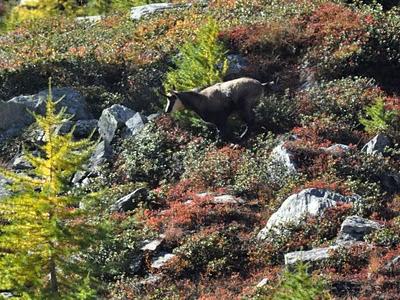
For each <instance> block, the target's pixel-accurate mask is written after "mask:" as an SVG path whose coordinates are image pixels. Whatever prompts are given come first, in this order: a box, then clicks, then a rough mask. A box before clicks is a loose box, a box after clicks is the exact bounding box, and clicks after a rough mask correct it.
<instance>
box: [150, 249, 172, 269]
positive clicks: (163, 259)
mask: <svg viewBox="0 0 400 300" xmlns="http://www.w3.org/2000/svg"><path fill="white" fill-rule="evenodd" d="M175 257H176V255H175V254H172V253H162V254H161V255H160V256H157V257H155V258H153V260H152V263H151V267H152V268H153V269H161V268H162V267H164V266H165V265H166V264H167V263H168V262H169V261H170V260H171V259H173V258H175Z"/></svg>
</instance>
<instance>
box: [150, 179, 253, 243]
mask: <svg viewBox="0 0 400 300" xmlns="http://www.w3.org/2000/svg"><path fill="white" fill-rule="evenodd" d="M188 182H189V181H184V183H183V184H178V185H177V186H176V187H172V188H171V189H170V190H169V191H168V192H167V193H166V198H165V199H166V200H165V203H166V209H165V210H162V211H147V212H146V218H145V220H144V221H145V222H146V223H147V225H148V226H149V227H151V228H154V229H157V230H163V231H164V232H165V233H166V234H167V235H169V236H170V240H174V239H175V238H176V237H177V236H179V235H181V234H182V232H183V231H186V230H193V229H198V228H200V227H205V226H209V225H213V224H229V223H231V222H234V221H237V222H245V223H251V224H253V223H254V222H255V219H256V216H255V215H254V214H252V213H251V212H250V211H248V210H247V209H246V208H243V209H241V210H238V209H237V204H235V203H215V202H214V201H213V199H214V196H213V195H205V196H199V195H198V194H196V193H195V192H193V191H191V190H190V189H187V186H186V185H185V184H186V183H188Z"/></svg>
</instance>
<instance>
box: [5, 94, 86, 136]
mask: <svg viewBox="0 0 400 300" xmlns="http://www.w3.org/2000/svg"><path fill="white" fill-rule="evenodd" d="M48 94H49V92H48V90H44V91H41V92H39V93H38V94H35V95H29V96H18V97H14V98H12V99H11V100H9V101H7V102H4V101H0V132H3V134H2V135H3V136H16V135H18V134H20V133H21V130H22V129H23V128H25V127H26V126H28V125H30V124H32V123H33V122H34V118H33V116H32V115H31V113H30V112H29V111H31V112H34V113H38V114H44V112H45V108H46V99H47V98H48ZM52 95H53V99H54V100H59V99H61V98H62V99H61V100H60V101H59V102H58V103H57V106H56V107H57V109H58V110H60V109H61V108H62V107H66V113H67V114H69V115H73V120H81V119H82V120H85V119H90V118H92V115H91V113H90V112H89V110H88V108H87V104H86V101H85V98H84V97H83V96H82V95H81V94H80V93H78V92H77V91H75V90H74V89H71V88H54V89H52Z"/></svg>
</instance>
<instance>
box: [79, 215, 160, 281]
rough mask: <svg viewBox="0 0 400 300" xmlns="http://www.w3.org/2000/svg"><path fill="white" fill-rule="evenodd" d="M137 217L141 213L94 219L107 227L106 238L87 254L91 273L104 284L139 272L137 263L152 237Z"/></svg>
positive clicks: (94, 221)
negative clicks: (146, 241) (142, 248)
mask: <svg viewBox="0 0 400 300" xmlns="http://www.w3.org/2000/svg"><path fill="white" fill-rule="evenodd" d="M138 216H139V212H138V213H136V214H135V215H125V214H118V213H114V214H111V215H104V214H101V215H99V216H98V217H97V218H93V219H92V222H93V223H95V224H96V223H97V224H102V225H103V227H105V228H106V230H105V234H104V237H103V238H102V239H101V240H100V241H99V242H98V243H96V244H93V245H92V247H91V248H90V250H89V251H87V252H86V253H85V259H86V260H87V261H88V263H89V265H90V269H91V274H92V275H93V276H95V277H96V278H97V279H98V280H100V281H101V282H104V281H105V280H106V281H111V280H114V279H116V278H117V277H118V276H120V275H132V274H134V273H135V272H137V271H138V270H137V269H136V268H137V266H135V264H136V263H137V264H138V265H140V264H141V260H142V256H141V255H142V251H141V250H140V248H141V247H142V246H143V240H145V239H146V238H151V237H152V236H153V234H152V233H151V232H150V231H148V230H146V229H145V228H144V227H143V224H142V223H141V222H140V221H138ZM100 288H104V287H100Z"/></svg>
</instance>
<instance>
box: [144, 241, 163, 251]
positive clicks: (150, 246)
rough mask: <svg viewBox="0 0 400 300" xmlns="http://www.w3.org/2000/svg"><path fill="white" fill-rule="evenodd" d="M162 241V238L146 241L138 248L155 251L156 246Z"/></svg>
mask: <svg viewBox="0 0 400 300" xmlns="http://www.w3.org/2000/svg"><path fill="white" fill-rule="evenodd" d="M163 241H164V239H156V240H153V241H151V242H149V243H147V244H146V245H144V246H143V247H142V248H140V250H142V251H150V252H153V251H156V250H157V249H158V247H159V246H160V245H161V244H162V242H163Z"/></svg>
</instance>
